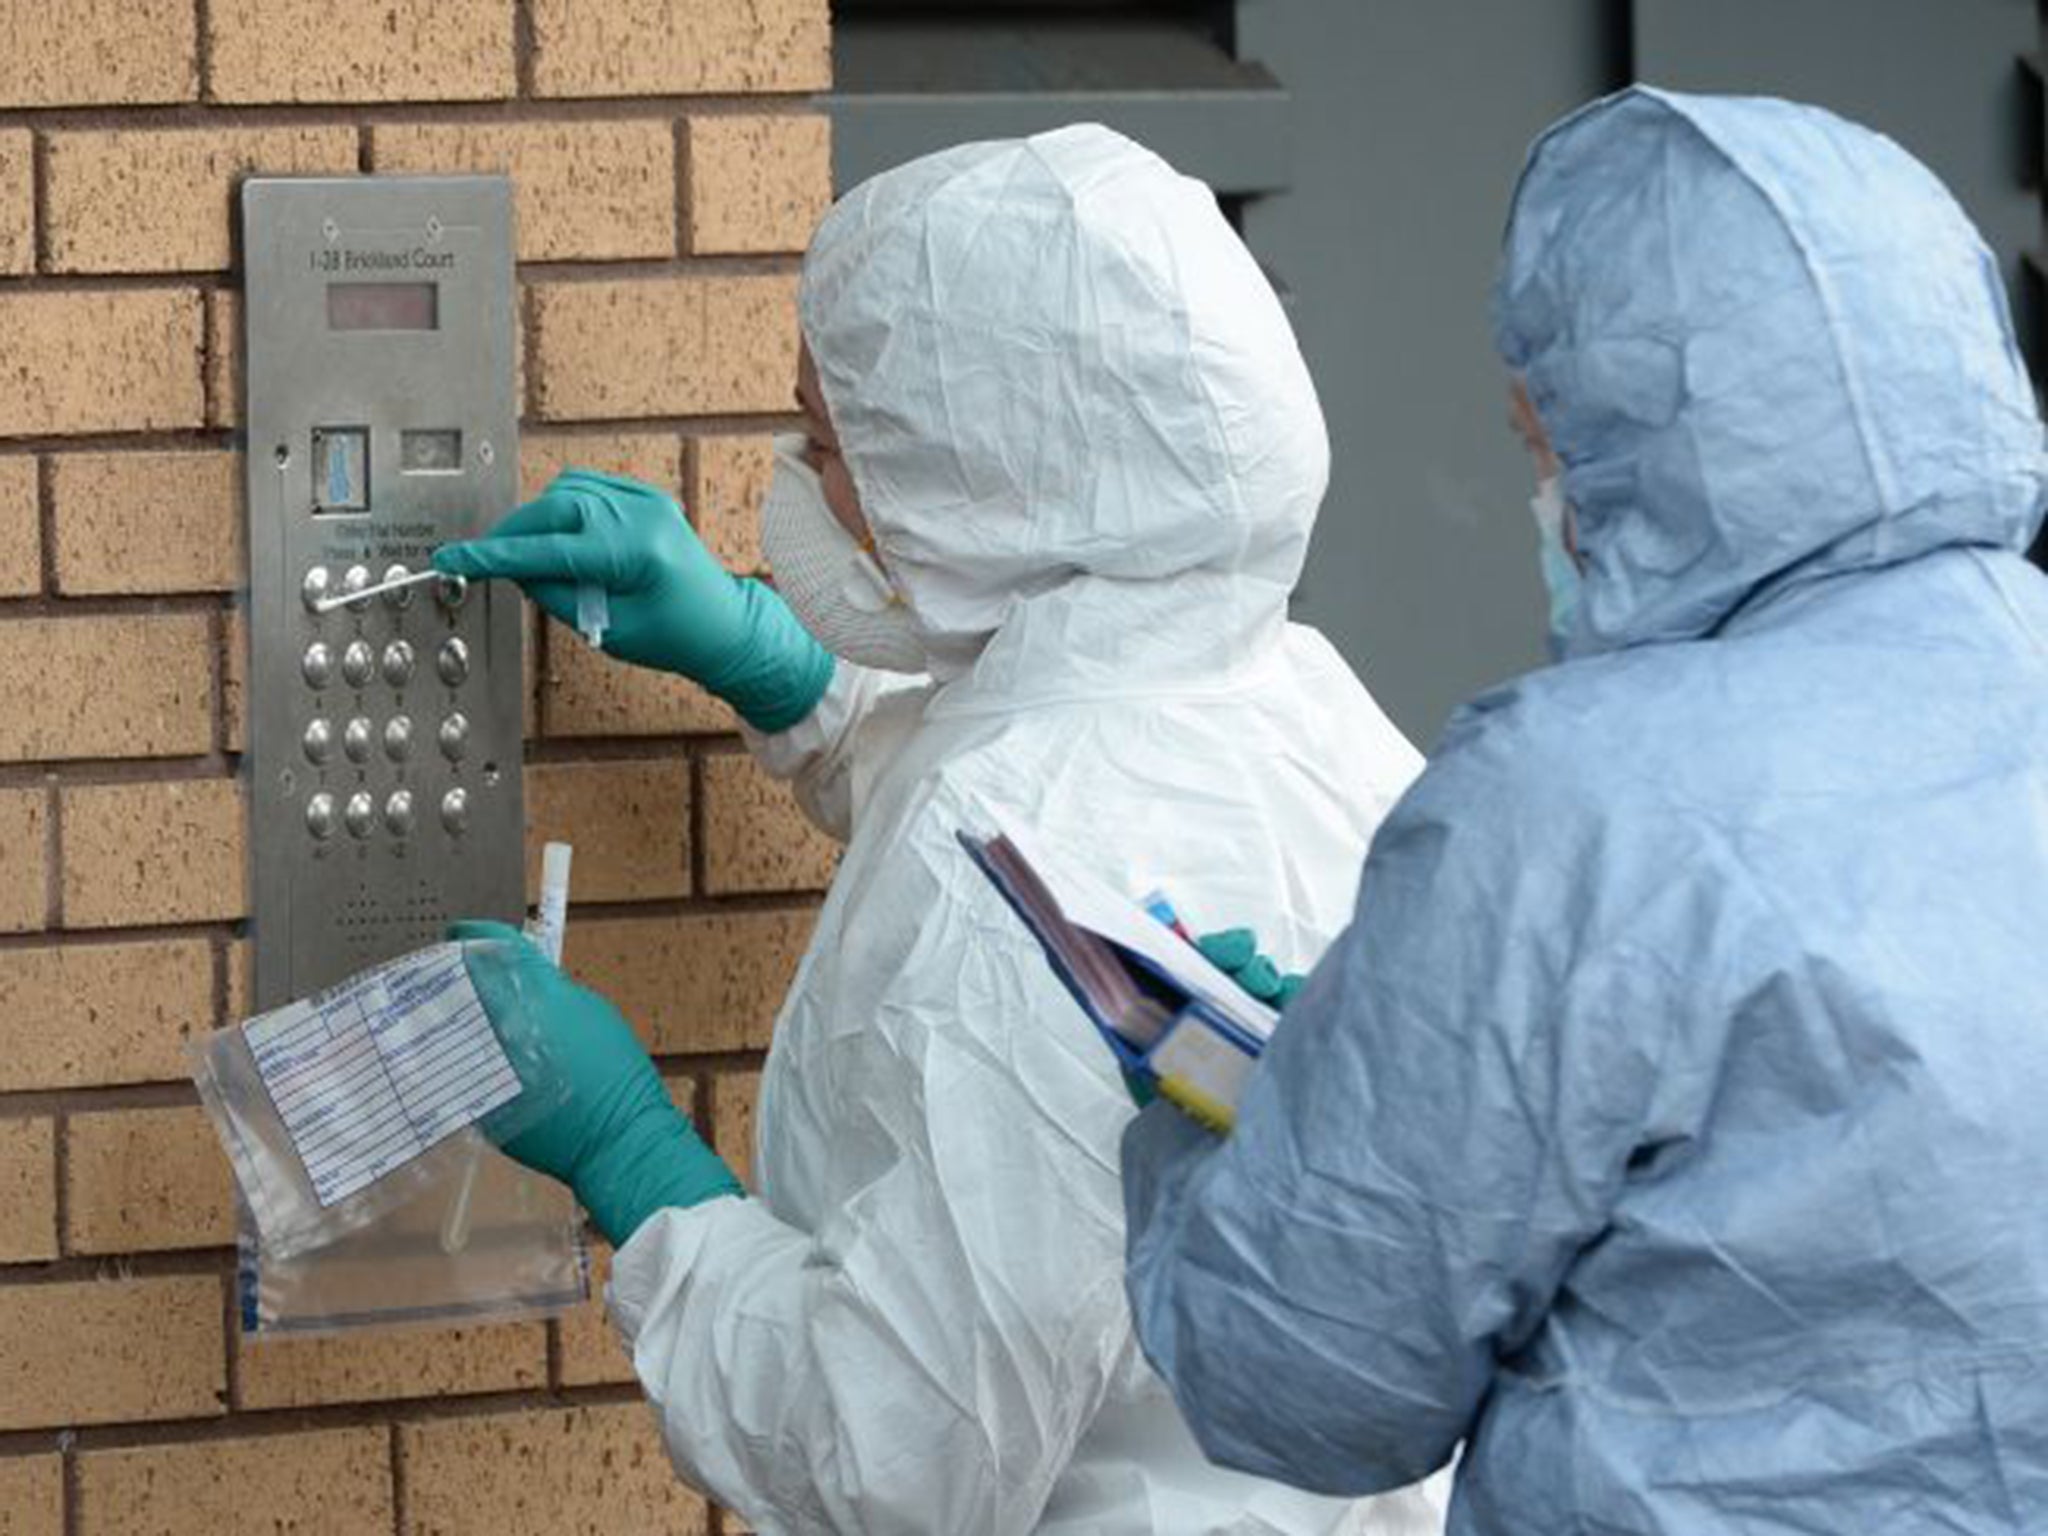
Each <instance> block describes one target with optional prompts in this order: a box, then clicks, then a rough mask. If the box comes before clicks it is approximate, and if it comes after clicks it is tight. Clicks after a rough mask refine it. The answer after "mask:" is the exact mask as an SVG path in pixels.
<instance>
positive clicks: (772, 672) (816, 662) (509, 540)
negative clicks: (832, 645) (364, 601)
mask: <svg viewBox="0 0 2048 1536" xmlns="http://www.w3.org/2000/svg"><path fill="white" fill-rule="evenodd" d="M434 569H435V570H437V571H440V572H441V573H442V574H443V575H447V576H464V577H471V578H476V577H491V576H502V577H506V578H508V579H509V580H512V581H516V582H518V583H519V585H520V588H521V590H523V591H524V592H525V593H526V595H527V596H528V597H530V598H532V599H533V601H534V602H536V603H538V604H539V605H540V606H541V607H542V608H544V609H546V610H547V612H548V613H549V614H550V615H552V616H553V617H554V618H556V619H558V620H560V621H561V622H562V623H564V624H569V625H572V626H573V625H574V624H575V622H576V589H577V587H578V586H580V585H589V586H595V587H600V588H602V589H603V590H604V593H605V598H606V603H607V605H608V607H609V609H610V616H609V627H608V628H607V629H606V630H605V636H604V648H605V650H606V651H607V652H608V653H609V654H611V655H613V656H617V657H619V658H620V659H621V660H624V661H632V662H638V663H639V664H640V665H641V666H643V667H656V668H659V669H660V670H662V671H664V672H676V673H680V674H681V675H682V676H684V677H687V678H689V679H691V680H692V681H693V682H697V683H701V684H702V685H703V686H704V687H705V688H706V689H708V690H709V691H711V692H712V693H715V694H717V695H718V697H719V698H721V699H724V700H725V701H726V702H727V703H728V704H730V705H732V707H733V708H734V709H736V710H738V711H739V712H740V714H741V715H742V716H743V717H744V718H745V719H746V721H747V723H748V724H749V725H751V726H753V727H754V728H755V729H756V730H760V731H771V732H772V731H785V730H788V729H789V728H790V727H791V726H793V725H795V724H796V723H797V722H798V721H799V720H802V719H803V718H804V717H805V716H806V715H808V714H809V713H810V712H811V711H812V709H814V708H815V707H816V706H817V703H818V700H819V699H820V698H822V697H823V696H824V693H825V689H826V687H827V685H829V684H830V683H831V681H832V669H833V660H832V653H831V652H830V651H828V650H826V649H825V648H824V647H823V646H822V645H820V644H818V642H817V641H816V640H814V639H812V638H811V634H810V631H809V630H807V629H805V628H804V627H803V625H802V624H800V623H799V622H798V621H797V617H796V615H795V614H793V613H791V612H790V611H789V605H788V604H786V603H785V602H783V600H782V599H781V598H780V597H778V596H777V595H776V593H775V590H774V589H773V588H772V587H769V586H766V585H764V584H763V583H761V582H758V581H755V580H753V579H752V578H742V577H737V576H734V575H733V574H732V573H731V572H730V571H728V570H726V568H725V567H724V566H722V565H720V564H719V563H718V559H717V557H716V556H714V555H713V554H712V553H711V551H710V550H708V549H706V548H705V547H704V543H703V541H702V540H701V539H699V538H698V537H697V534H696V531H695V530H694V529H692V528H691V527H690V525H689V522H688V521H687V520H686V519H685V518H684V517H683V512H682V508H680V507H678V506H677V505H676V504H675V502H674V501H673V500H672V499H671V498H669V497H668V496H665V495H663V494H662V493H661V492H660V491H658V490H656V489H655V488H654V487H653V486H651V485H643V484H642V483H641V482H640V481H638V480H629V479H627V478H625V477H624V476H623V475H601V474H598V473H596V472H595V471H593V470H587V469H572V470H569V471H567V472H566V473H563V474H561V475H557V476H556V477H555V480H554V483H553V484H551V485H550V486H549V487H548V488H547V489H546V490H545V491H543V492H542V493H541V495H540V496H539V497H538V498H537V499H535V500H533V501H529V502H527V503H526V505H525V506H523V507H518V508H516V509H514V510H513V511H512V512H510V513H508V514H507V515H506V517H505V518H504V519H503V521H501V522H500V523H499V524H498V525H497V526H496V527H495V528H493V529H492V530H491V531H490V532H489V533H487V534H485V535H484V536H483V537H482V538H480V539H471V540H469V541H467V542H466V543H460V544H444V545H442V546H441V547H440V548H439V549H437V550H436V551H434Z"/></svg>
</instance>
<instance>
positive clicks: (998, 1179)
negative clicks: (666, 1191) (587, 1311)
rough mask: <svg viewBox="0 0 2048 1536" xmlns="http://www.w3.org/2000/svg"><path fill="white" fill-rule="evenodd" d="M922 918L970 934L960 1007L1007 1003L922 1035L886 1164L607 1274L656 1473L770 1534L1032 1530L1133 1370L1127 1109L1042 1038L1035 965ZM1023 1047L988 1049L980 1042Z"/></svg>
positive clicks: (668, 1235)
mask: <svg viewBox="0 0 2048 1536" xmlns="http://www.w3.org/2000/svg"><path fill="white" fill-rule="evenodd" d="M902 894H904V893H902V892H900V891H899V892H892V893H891V896H892V897H894V896H897V895H902ZM972 899H973V898H971V897H969V898H961V897H956V898H954V901H956V902H962V904H964V902H965V901H967V900H972ZM891 904H892V905H897V904H898V903H896V902H894V901H893V900H892V903H891ZM901 904H902V905H906V906H908V905H913V904H912V903H910V902H908V900H907V899H906V900H905V902H903V903H901ZM947 906H948V907H949V908H950V910H951V911H952V912H953V913H954V914H955V915H956V916H957V912H958V908H957V906H954V905H953V904H952V903H948V904H947ZM920 910H923V911H927V912H929V911H931V910H932V906H931V903H929V902H926V903H924V905H923V906H922V907H921V908H920ZM986 917H987V914H980V917H979V920H986ZM937 921H938V923H939V925H940V926H945V927H948V928H951V929H952V930H953V931H952V933H951V934H950V935H949V941H958V940H966V942H964V943H963V944H962V946H961V947H962V950H963V951H964V953H963V954H962V964H961V970H962V981H961V983H960V986H961V989H962V990H961V993H960V995H959V997H958V1001H959V1003H960V1004H961V1005H962V1007H963V1008H965V1009H967V1010H970V1011H973V1012H977V1013H979V1012H986V1011H987V1010H988V1009H989V1008H991V1007H996V1006H1006V1007H1014V1008H1015V1009H1016V1010H1017V1011H1016V1012H1015V1013H1014V1014H1013V1015H1012V1016H1011V1017H1010V1019H1009V1021H1008V1023H1007V1025H1006V1027H1004V1028H1001V1029H996V1030H992V1031H986V1032H982V1031H976V1030H974V1029H972V1028H971V1026H970V1027H952V1028H948V1029H944V1030H935V1031H933V1032H932V1033H931V1034H929V1035H926V1036H924V1037H923V1038H924V1045H923V1054H924V1060H923V1061H922V1063H921V1064H920V1067H919V1068H918V1069H915V1070H914V1071H913V1072H912V1074H911V1076H910V1080H909V1086H908V1088H907V1090H906V1091H907V1092H909V1093H913V1094H922V1093H923V1092H926V1091H929V1092H930V1093H931V1094H933V1095H935V1096H936V1097H934V1098H932V1099H930V1100H929V1101H928V1102H927V1107H926V1108H925V1110H924V1112H923V1113H922V1114H921V1115H920V1114H918V1113H917V1112H916V1111H915V1110H910V1111H909V1112H908V1113H906V1108H907V1104H906V1101H903V1100H896V1099H894V1098H893V1096H892V1097H891V1098H890V1099H889V1101H888V1102H889V1103H890V1104H891V1105H892V1107H891V1108H889V1109H887V1110H878V1113H886V1114H888V1115H889V1116H890V1118H891V1120H892V1122H893V1123H894V1125H895V1127H896V1132H897V1134H898V1135H899V1136H900V1137H901V1138H902V1140H901V1148H902V1150H901V1154H900V1155H898V1156H897V1157H895V1158H894V1159H892V1160H891V1161H889V1162H888V1163H887V1165H886V1166H884V1167H882V1168H881V1169H879V1170H878V1172H877V1174H876V1176H875V1177H874V1178H873V1179H872V1180H871V1181H870V1182H868V1183H867V1184H866V1185H865V1186H864V1187H863V1188H862V1189H861V1190H860V1191H859V1192H858V1193H857V1194H855V1195H854V1196H853V1197H852V1198H850V1199H848V1200H847V1201H846V1202H845V1203H844V1204H843V1205H841V1206H839V1207H838V1208H836V1209H834V1210H832V1211H830V1212H828V1213H827V1214H826V1215H825V1216H824V1218H823V1219H822V1221H821V1223H820V1225H819V1226H818V1228H817V1230H816V1231H814V1232H806V1231H801V1230H798V1229H797V1228H796V1227H794V1226H791V1225H789V1224H787V1223H785V1222H783V1221H781V1220H779V1219H778V1218H777V1217H776V1216H775V1215H774V1214H773V1213H772V1212H771V1211H770V1209H769V1207H768V1204H767V1203H766V1202H764V1201H761V1200H720V1201H715V1202H713V1203H711V1204H709V1205H704V1206H699V1207H697V1208H695V1209H693V1210H671V1211H664V1212H662V1213H660V1214H659V1215H657V1216H655V1217H654V1218H653V1219H651V1220H650V1221H648V1222H647V1224H646V1225H645V1226H643V1227H642V1228H641V1229H640V1231H639V1232H638V1233H637V1234H635V1236H634V1237H633V1239H632V1241H631V1242H629V1243H628V1244H627V1245H626V1246H625V1247H624V1248H623V1249H621V1250H620V1252H619V1253H618V1255H617V1257H616V1259H615V1261H614V1264H613V1269H612V1283H611V1287H610V1290H609V1292H608V1297H607V1299H608V1302H609V1305H610V1309H611V1315H612V1318H613V1320H614V1322H615V1323H616V1324H617V1325H618V1327H619V1329H620V1331H621V1333H622V1335H623V1337H624V1339H625V1342H626V1345H627V1348H628V1350H629V1351H630V1353H631V1354H632V1357H633V1364H634V1369H635V1371H636V1372H637V1373H638V1375H639V1377H640V1380H641V1382H642V1383H643V1385H644V1386H645V1388H646V1390H647V1394H648V1396H649V1397H650V1398H651V1399H652V1400H653V1402H654V1405H655V1407H656V1410H657V1412H658V1413H659V1415H660V1420H661V1426H662V1434H663V1438H664V1439H665V1440H666V1442H667V1446H668V1450H669V1455H670V1457H671V1458H672V1459H673V1460H674V1462H675V1464H676V1467H677V1469H678V1471H680V1472H681V1473H682V1474H683V1476H684V1477H686V1478H687V1479H688V1480H689V1481H690V1482H692V1483H694V1484H695V1485H696V1486H698V1487H700V1488H702V1489H704V1490H705V1491H706V1492H708V1493H710V1494H711V1495H712V1496H714V1497H715V1498H716V1499H718V1500H719V1501H720V1502H721V1503H723V1504H725V1505H726V1506H727V1507H729V1508H732V1509H736V1510H738V1511H739V1512H740V1513H741V1514H742V1515H744V1516H746V1518H747V1519H748V1520H749V1521H751V1522H752V1523H753V1524H754V1525H755V1526H756V1527H757V1528H759V1529H761V1530H763V1531H766V1532H788V1531H804V1532H813V1531H815V1532H820V1533H828V1532H829V1533H841V1536H878V1533H892V1536H893V1533H904V1536H910V1533H924V1532H933V1531H972V1532H975V1533H977V1536H1026V1533H1028V1532H1030V1531H1032V1530H1034V1529H1036V1527H1037V1525H1038V1522H1039V1519H1040V1517H1041V1516H1042V1514H1043V1511H1044V1508H1045V1504H1046V1500H1047V1499H1048V1498H1049V1497H1050V1495H1051V1492H1052V1488H1053V1485H1054V1484H1055V1483H1056V1482H1057V1481H1058V1479H1059V1476H1060V1474H1061V1473H1062V1471H1063V1470H1064V1469H1065V1467H1066V1466H1067V1464H1068V1463H1069V1461H1071V1459H1072V1457H1073V1453H1074V1446H1075V1444H1076V1443H1077V1442H1078V1440H1079V1438H1080V1435H1081V1433H1082V1432H1083V1430H1084V1429H1085V1427H1086V1426H1087V1425H1088V1424H1089V1423H1090V1422H1091V1420H1092V1419H1093V1417H1094V1415H1095V1412H1096V1409H1097V1408H1098V1407H1099V1405H1100V1403H1101V1402H1102V1401H1103V1397H1104V1394H1105V1393H1106V1392H1107V1391H1108V1389H1109V1385H1110V1383H1111V1382H1112V1381H1113V1380H1114V1379H1116V1378H1117V1377H1118V1376H1119V1374H1120V1373H1121V1372H1123V1371H1126V1370H1129V1369H1133V1368H1135V1359H1136V1356H1135V1343H1134V1341H1133V1339H1132V1336H1131V1332H1130V1324H1129V1319H1128V1314H1127V1313H1126V1312H1125V1310H1124V1307H1123V1302H1122V1295H1121V1290H1122V1287H1121V1284H1120V1281H1121V1273H1120V1266H1119V1262H1118V1261H1119V1258H1120V1254H1121V1247H1122V1230H1121V1228H1122V1222H1121V1219H1120V1218H1121V1211H1120V1205H1121V1192H1120V1189H1119V1185H1118V1179H1117V1172H1116V1168H1115V1166H1114V1163H1113V1161H1112V1149H1113V1148H1114V1145H1115V1138H1116V1135H1117V1133H1118V1131H1119V1130H1120V1128H1121V1126H1122V1124H1123V1122H1124V1121H1125V1120H1127V1119H1128V1118H1129V1114H1130V1106H1129V1102H1128V1100H1125V1099H1122V1095H1121V1092H1120V1090H1119V1089H1118V1088H1117V1086H1116V1083H1115V1079H1114V1076H1113V1074H1111V1073H1110V1072H1109V1071H1108V1070H1107V1068H1106V1067H1105V1066H1104V1065H1103V1062H1104V1060H1106V1058H1104V1057H1102V1053H1101V1052H1100V1049H1099V1047H1098V1046H1097V1045H1096V1044H1095V1042H1094V1040H1093V1039H1092V1038H1088V1037H1086V1036H1085V1035H1083V1034H1082V1031H1085V1029H1086V1025H1085V1023H1083V1022H1081V1021H1079V1020H1078V1017H1077V1019H1076V1021H1075V1025H1074V1032H1073V1037H1072V1038H1071V1039H1069V1040H1060V1039H1056V1038H1055V1039H1048V1038H1047V1037H1057V1036H1060V1035H1062V1034H1063V1033H1064V1032H1063V1031H1061V1030H1059V1029H1056V1028H1048V1027H1047V1021H1048V1018H1049V1016H1050V1014H1051V1010H1052V1009H1053V1008H1054V1007H1056V1006H1058V1005H1060V1004H1061V1003H1063V1002H1065V995H1064V993H1060V992H1059V991H1058V983H1057V982H1056V981H1054V980H1053V979H1052V976H1051V973H1050V971H1048V970H1047V969H1046V968H1045V967H1044V966H1043V965H1042V964H1036V963H1035V962H1034V964H1033V965H1032V966H1031V967H1030V968H1026V967H1024V966H1023V965H1022V964H1021V963H1020V957H1019V956H1018V955H1017V954H1016V953H1015V952H1014V946H991V945H990V944H988V943H987V942H985V941H984V942H981V943H975V942H973V941H972V940H967V939H966V935H965V934H962V933H961V932H960V930H959V928H958V927H957V926H955V924H952V923H948V922H947V921H946V918H945V916H943V915H942V916H940V917H939V918H938V919H937ZM973 921H976V919H970V922H973ZM1034 970H1035V971H1036V972H1038V973H1039V974H1041V975H1043V977H1044V984H1043V986H1040V985H1039V984H1038V977H1037V976H1034V975H1033V974H1032V972H1033V971H1034ZM998 977H1002V978H1004V980H1005V984H1006V985H1008V986H1010V987H1013V988H1016V992H1015V993H1013V994H1012V998H1011V999H1009V1000H1007V1002H1006V1004H1004V1005H998V1004H996V1003H995V1001H994V997H993V986H994V983H995V981H996V980H997V978H998ZM932 984H933V982H932V977H931V976H930V975H920V976H917V977H914V978H911V979H910V980H909V981H908V982H907V983H906V982H899V983H898V984H897V985H894V986H891V987H889V988H888V989H887V991H886V993H885V994H884V996H883V998H882V1000H881V1001H880V1003H879V1008H880V1010H881V1011H883V1012H887V1011H889V1010H892V1009H893V1010H901V1009H904V1008H905V1007H911V1006H917V1005H918V1002H919V999H918V998H917V996H916V993H917V991H918V989H920V988H928V987H929V986H931V985H932ZM1047 988H1050V989H1051V992H1050V993H1048V992H1047V991H1046V989H1047ZM1066 1006H1067V1007H1069V1008H1071V1007H1072V1005H1071V1003H1067V1004H1066ZM1020 1021H1021V1022H1020ZM1027 1026H1029V1028H1027ZM1034 1031H1035V1034H1036V1040H1035V1041H1034V1040H1033V1039H1032V1038H1031V1036H1032V1034H1033V1033H1034ZM1020 1035H1021V1036H1025V1037H1026V1038H1025V1039H1024V1040H1022V1041H1020V1042H1018V1043H1017V1044H1016V1045H1015V1046H1014V1047H1013V1049H1012V1050H1011V1051H1010V1054H1009V1059H1007V1060H1001V1059H998V1056H997V1054H996V1053H995V1051H993V1050H992V1049H991V1042H992V1041H999V1040H1003V1039H1005V1038H1006V1037H1015V1036H1020ZM963 1036H973V1037H974V1038H971V1039H961V1038H959V1037H963ZM919 1074H921V1077H922V1083H923V1085H924V1086H923V1088H920V1087H919V1086H918V1075H919ZM885 1092H886V1090H885Z"/></svg>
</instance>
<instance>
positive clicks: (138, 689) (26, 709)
mask: <svg viewBox="0 0 2048 1536" xmlns="http://www.w3.org/2000/svg"><path fill="white" fill-rule="evenodd" d="M86 678H90V679H91V680H92V686H90V687H81V686H79V685H80V681H81V680H82V679H86ZM0 691H4V692H5V693H6V696H7V708H6V709H5V710H4V711H0V761H7V762H22V761H26V760H30V759H52V758H81V757H186V756H196V755H198V754H200V753H203V752H206V751H209V750H210V749H211V748H212V746H213V633H212V625H211V624H210V623H209V622H208V620H207V617H206V615H205V614H203V613H177V614H147V615H144V614H137V615H133V616H120V617H108V618H79V619H13V620H7V621H0Z"/></svg>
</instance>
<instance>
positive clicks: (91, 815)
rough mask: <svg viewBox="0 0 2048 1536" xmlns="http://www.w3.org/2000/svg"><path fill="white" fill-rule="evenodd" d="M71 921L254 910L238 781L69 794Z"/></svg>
mask: <svg viewBox="0 0 2048 1536" xmlns="http://www.w3.org/2000/svg"><path fill="white" fill-rule="evenodd" d="M61 825H62V828H63V870H64V874H63V881H64V885H63V898H64V920H65V922H66V923H67V924H69V925H70V926H71V927H74V928H119V927H124V926H133V925H135V924H138V923H203V922H210V921H215V920H220V919H225V918H235V917H242V916H244V915H246V913H247V911H248V895H247V889H248V884H247V871H246V870H245V869H244V867H243V843H242V797H241V794H240V791H239V790H238V789H237V787H236V785H235V782H234V781H233V780H232V779H192V780H184V781H180V782H176V783H164V784H104V785H91V786H84V787H80V788H77V789H67V790H65V791H64V805H63V821H62V823H61Z"/></svg>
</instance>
